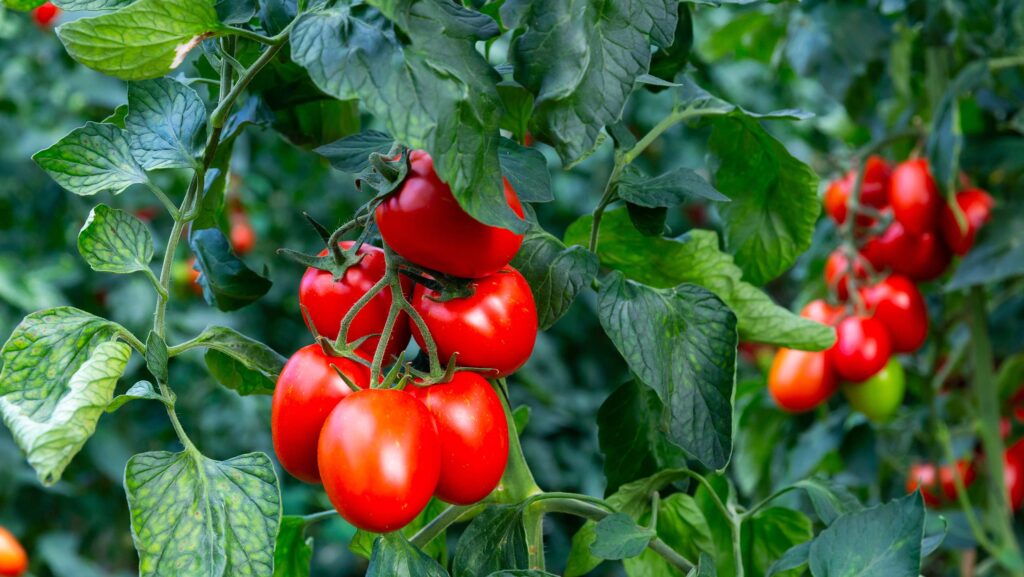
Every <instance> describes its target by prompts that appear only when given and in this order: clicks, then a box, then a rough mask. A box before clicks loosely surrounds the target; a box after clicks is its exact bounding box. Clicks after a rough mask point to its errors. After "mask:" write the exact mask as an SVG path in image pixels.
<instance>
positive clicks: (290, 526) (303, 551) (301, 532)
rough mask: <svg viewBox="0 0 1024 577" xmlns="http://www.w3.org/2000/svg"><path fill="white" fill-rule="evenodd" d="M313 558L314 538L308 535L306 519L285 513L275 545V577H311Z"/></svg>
mask: <svg viewBox="0 0 1024 577" xmlns="http://www.w3.org/2000/svg"><path fill="white" fill-rule="evenodd" d="M312 560H313V538H312V537H306V520H305V519H303V518H302V517H298V516H294V515H285V516H284V517H282V518H281V530H280V531H278V533H277V543H276V545H275V546H274V577H309V564H310V562H311V561H312Z"/></svg>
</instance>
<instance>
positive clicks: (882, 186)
mask: <svg viewBox="0 0 1024 577" xmlns="http://www.w3.org/2000/svg"><path fill="white" fill-rule="evenodd" d="M891 172H892V171H891V169H890V168H889V163H887V162H886V161H885V159H884V158H882V157H880V156H871V157H870V158H868V160H867V166H865V168H864V182H863V183H861V190H860V204H862V205H865V206H871V207H874V208H878V209H882V208H885V207H886V206H888V205H889V178H890V175H891ZM856 181H857V171H856V170H851V171H849V172H847V173H846V174H845V175H844V176H843V178H841V179H839V180H835V181H832V183H831V184H830V185H829V187H828V190H826V191H825V212H827V213H828V215H829V216H831V217H832V220H834V221H835V222H836V224H843V222H844V221H846V213H847V210H848V207H849V204H850V194H851V193H852V192H853V187H854V185H855V184H856ZM872 222H873V219H872V218H871V217H868V216H859V217H857V224H859V225H861V226H870V225H871V223H872Z"/></svg>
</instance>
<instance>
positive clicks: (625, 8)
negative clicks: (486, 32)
mask: <svg viewBox="0 0 1024 577" xmlns="http://www.w3.org/2000/svg"><path fill="white" fill-rule="evenodd" d="M677 4H678V2H675V1H674V0H619V1H617V2H605V1H603V0H580V1H577V2H567V1H566V0H508V1H506V2H505V3H504V5H502V7H501V17H502V21H503V22H504V23H505V24H506V25H507V26H508V27H509V28H521V29H523V32H522V34H520V35H518V36H515V37H514V40H513V41H512V46H511V59H512V62H513V65H514V66H515V79H516V81H517V82H518V83H519V84H521V85H523V86H525V87H526V88H527V89H528V90H529V91H530V92H531V93H533V94H534V96H535V102H534V112H533V117H532V119H531V121H530V130H531V132H533V134H534V135H536V136H538V137H539V138H540V139H541V140H543V141H545V142H549V143H551V144H552V145H553V146H554V147H555V149H556V150H557V151H558V154H559V156H561V157H562V161H563V162H564V163H565V164H566V165H567V166H571V165H573V164H574V163H576V162H578V161H579V160H581V159H583V158H585V157H586V156H587V155H589V154H590V152H591V151H592V150H593V149H594V147H595V146H596V144H597V143H598V136H599V135H600V133H601V129H602V128H604V127H605V126H606V125H608V124H612V123H614V122H616V121H617V120H619V117H620V116H621V115H622V109H623V107H624V106H625V104H626V99H627V98H628V97H629V95H630V93H631V92H632V91H633V87H634V85H635V83H636V79H637V78H638V77H640V76H641V75H643V74H646V73H647V70H648V66H649V65H650V61H651V44H652V43H653V44H655V45H657V46H662V47H664V46H669V45H670V44H672V42H673V40H674V35H675V29H676V18H677Z"/></svg>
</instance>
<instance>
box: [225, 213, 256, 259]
mask: <svg viewBox="0 0 1024 577" xmlns="http://www.w3.org/2000/svg"><path fill="white" fill-rule="evenodd" d="M230 220H231V247H232V248H234V249H235V252H236V253H237V254H239V255H243V254H246V253H248V252H250V251H251V250H252V249H253V247H255V246H256V232H255V231H253V229H252V225H251V224H249V219H248V217H246V216H245V214H244V213H232V214H231V219H230Z"/></svg>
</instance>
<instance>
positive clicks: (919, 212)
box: [889, 158, 942, 236]
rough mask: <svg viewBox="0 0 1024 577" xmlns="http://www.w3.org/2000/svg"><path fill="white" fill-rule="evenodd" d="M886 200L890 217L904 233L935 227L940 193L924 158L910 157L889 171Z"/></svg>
mask: <svg viewBox="0 0 1024 577" xmlns="http://www.w3.org/2000/svg"><path fill="white" fill-rule="evenodd" d="M889 204H890V205H891V206H892V214H893V217H894V218H895V219H896V221H897V222H899V223H900V224H901V225H902V226H903V228H904V229H905V230H906V231H907V233H908V234H910V235H914V236H920V235H923V234H925V233H929V232H935V231H936V230H937V225H938V220H939V211H940V209H941V206H942V197H941V196H939V189H938V186H937V185H936V184H935V179H934V178H932V173H931V169H930V168H929V166H928V161H926V160H925V159H923V158H914V159H911V160H907V161H904V162H901V163H900V164H898V165H896V168H895V169H894V170H893V171H892V181H891V184H890V186H889Z"/></svg>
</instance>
